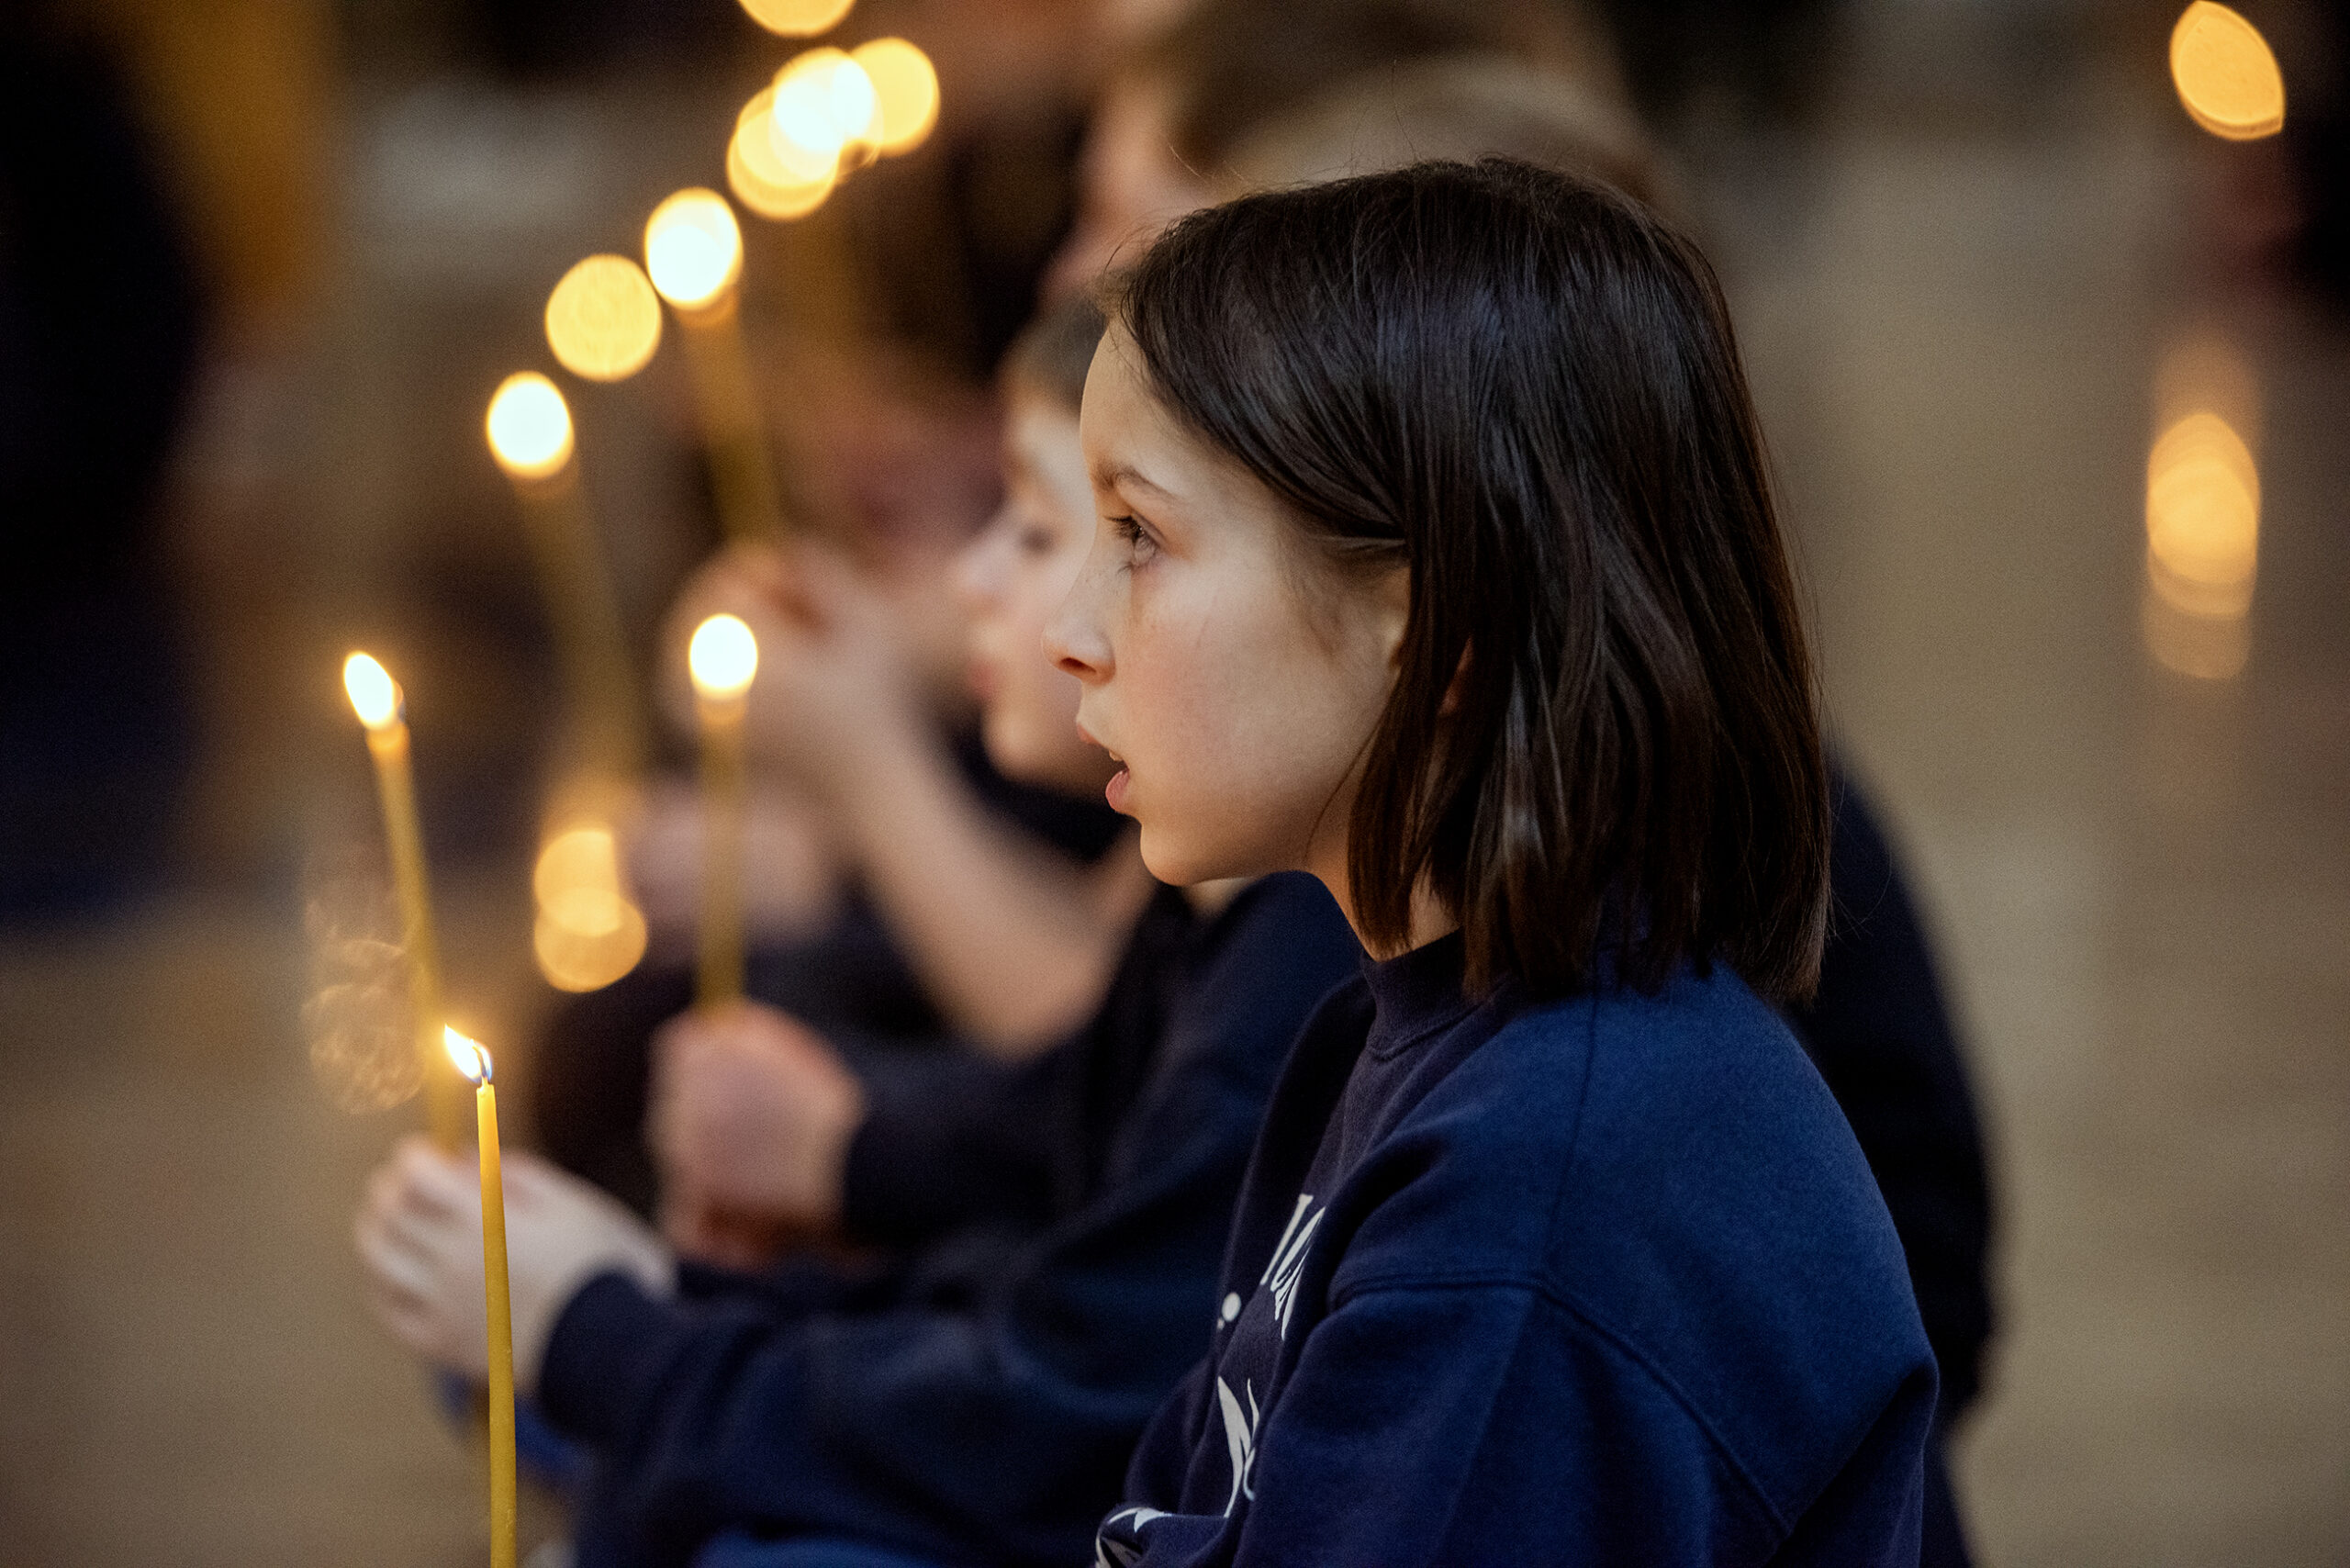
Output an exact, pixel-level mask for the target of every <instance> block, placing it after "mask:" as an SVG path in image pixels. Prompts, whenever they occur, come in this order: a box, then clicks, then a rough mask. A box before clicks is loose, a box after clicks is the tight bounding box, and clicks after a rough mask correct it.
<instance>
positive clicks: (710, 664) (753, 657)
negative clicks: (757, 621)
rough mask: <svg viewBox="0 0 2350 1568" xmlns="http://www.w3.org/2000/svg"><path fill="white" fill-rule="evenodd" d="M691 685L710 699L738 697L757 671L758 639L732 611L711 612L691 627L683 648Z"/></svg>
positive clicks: (745, 689) (749, 684)
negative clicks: (726, 612)
mask: <svg viewBox="0 0 2350 1568" xmlns="http://www.w3.org/2000/svg"><path fill="white" fill-rule="evenodd" d="M686 667H687V668H688V669H689V670H691V671H692V672H693V678H694V689H695V690H696V691H699V693H701V695H702V696H704V697H706V698H708V699H710V700H712V701H723V700H727V699H730V698H735V697H740V696H742V695H743V693H744V692H745V691H748V690H749V689H751V681H752V679H753V678H755V676H756V675H757V674H758V672H759V641H758V639H757V638H756V637H754V636H753V635H752V634H751V629H750V628H749V627H748V626H745V625H744V624H743V622H742V621H741V620H740V619H739V618H738V617H735V616H733V615H713V616H711V618H710V619H709V620H707V621H705V622H702V623H701V624H700V625H699V626H697V627H695V628H694V639H693V642H692V643H691V644H688V646H687V649H686Z"/></svg>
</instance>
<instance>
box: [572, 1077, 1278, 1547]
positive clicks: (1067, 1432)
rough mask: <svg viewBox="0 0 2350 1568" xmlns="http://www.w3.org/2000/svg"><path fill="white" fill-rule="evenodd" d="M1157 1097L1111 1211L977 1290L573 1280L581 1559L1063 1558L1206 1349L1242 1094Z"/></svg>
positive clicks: (1206, 1087) (992, 1271) (1209, 1088)
mask: <svg viewBox="0 0 2350 1568" xmlns="http://www.w3.org/2000/svg"><path fill="white" fill-rule="evenodd" d="M1197 1087H1198V1088H1199V1090H1200V1092H1203V1093H1212V1094H1213V1093H1217V1092H1220V1093H1221V1096H1222V1097H1223V1098H1224V1099H1225V1100H1226V1101H1228V1103H1193V1104H1191V1105H1189V1106H1188V1107H1170V1108H1169V1114H1168V1115H1167V1116H1166V1117H1165V1118H1164V1119H1163V1120H1162V1121H1161V1124H1160V1125H1161V1126H1183V1127H1188V1128H1189V1129H1190V1130H1191V1136H1190V1137H1185V1138H1181V1139H1176V1140H1173V1141H1161V1140H1154V1142H1155V1143H1156V1148H1155V1150H1154V1151H1153V1153H1154V1155H1155V1157H1154V1158H1151V1159H1147V1160H1145V1161H1144V1162H1143V1169H1142V1171H1141V1173H1139V1174H1137V1175H1136V1176H1135V1177H1134V1178H1133V1179H1131V1180H1130V1181H1129V1182H1126V1183H1125V1184H1124V1185H1123V1186H1122V1188H1121V1190H1120V1192H1119V1193H1118V1194H1117V1195H1116V1198H1115V1200H1114V1202H1112V1203H1109V1204H1101V1205H1096V1206H1095V1207H1094V1208H1092V1209H1091V1210H1089V1211H1088V1212H1087V1213H1086V1214H1085V1215H1080V1216H1076V1217H1075V1218H1073V1219H1072V1220H1071V1221H1069V1222H1067V1223H1064V1224H1063V1225H1060V1226H1055V1227H1053V1228H1052V1229H1051V1230H1049V1231H1047V1232H1046V1233H1045V1234H1044V1235H1043V1236H1042V1237H1040V1238H1038V1239H1037V1240H1036V1241H1035V1242H1034V1243H1032V1244H1029V1245H1028V1246H1027V1247H1025V1248H1024V1249H1022V1250H1021V1251H1020V1252H1019V1253H1018V1254H1017V1255H1016V1256H1014V1257H1013V1258H1011V1259H1010V1260H1007V1262H1006V1263H1005V1264H1004V1265H1003V1266H1002V1267H1000V1268H998V1267H995V1266H990V1268H989V1269H988V1270H987V1271H986V1273H987V1276H988V1279H987V1283H986V1285H985V1288H984V1290H983V1291H982V1292H981V1294H979V1298H978V1299H971V1300H966V1299H958V1298H942V1299H940V1300H937V1301H935V1302H929V1301H921V1302H915V1303H912V1304H908V1305H897V1306H892V1307H885V1308H880V1309H878V1310H873V1311H869V1312H858V1313H853V1314H840V1313H819V1314H817V1315H814V1316H778V1315H777V1314H775V1313H773V1312H770V1311H768V1310H766V1308H765V1307H764V1305H762V1304H761V1303H760V1302H758V1301H757V1300H756V1299H755V1298H751V1297H731V1296H719V1297H714V1298H711V1299H709V1300H705V1301H699V1302H694V1303H684V1304H680V1303H669V1302H661V1301H655V1300H653V1299H652V1298H650V1297H648V1296H646V1295H645V1294H643V1292H641V1291H639V1290H638V1289H637V1288H636V1287H635V1286H634V1285H632V1284H631V1283H629V1282H626V1281H625V1280H621V1279H620V1278H618V1277H615V1276H606V1277H604V1278H601V1279H599V1280H597V1281H594V1282H590V1283H589V1284H588V1286H587V1287H585V1288H584V1289H583V1290H581V1291H580V1292H579V1294H577V1295H576V1296H575V1297H574V1298H573V1300H572V1302H571V1303H570V1304H568V1305H566V1307H565V1311H564V1313H563V1315H562V1316H561V1318H560V1319H559V1320H558V1322H557V1324H556V1326H555V1331H554V1337H553V1338H552V1340H551V1342H550V1345H549V1348H548V1352H547V1358H546V1364H545V1369H544V1372H543V1375H542V1379H541V1388H542V1398H543V1403H544V1405H545V1407H546V1409H547V1412H548V1414H549V1416H550V1417H552V1418H553V1419H554V1421H555V1422H556V1423H557V1425H558V1426H560V1427H562V1428H565V1429H566V1430H568V1431H570V1432H573V1433H575V1434H576V1435H577V1436H580V1437H582V1438H584V1439H587V1440H588V1442H589V1443H590V1444H591V1445H592V1446H594V1447H595V1448H596V1450H598V1458H599V1471H598V1479H597V1481H596V1483H595V1484H594V1485H593V1486H591V1488H590V1489H589V1492H590V1495H589V1497H588V1502H587V1504H586V1506H585V1508H584V1509H583V1513H582V1516H581V1518H580V1520H579V1527H578V1533H577V1543H578V1550H579V1556H578V1562H579V1568H605V1565H613V1568H617V1565H620V1564H627V1565H629V1568H657V1565H662V1564H676V1563H683V1562H687V1561H688V1559H689V1557H690V1554H691V1552H692V1551H693V1550H694V1549H695V1547H696V1546H697V1545H698V1544H699V1542H700V1541H702V1540H707V1539H708V1538H709V1537H710V1536H711V1534H713V1533H715V1532H716V1531H718V1530H721V1529H750V1530H752V1531H754V1532H755V1533H792V1532H811V1533H813V1532H823V1533H833V1534H838V1535H842V1536H845V1537H850V1538H854V1539H857V1540H869V1541H873V1542H876V1543H878V1544H884V1545H890V1546H895V1547H896V1548H898V1549H899V1550H901V1551H908V1552H910V1553H913V1554H917V1555H920V1554H924V1553H927V1554H929V1555H932V1556H935V1557H937V1558H939V1559H941V1560H943V1561H965V1560H968V1559H969V1558H971V1557H973V1556H978V1557H980V1558H982V1559H985V1560H988V1561H1055V1560H1060V1561H1080V1560H1082V1557H1083V1555H1084V1552H1085V1549H1086V1544H1087V1537H1088V1535H1089V1533H1090V1531H1091V1525H1092V1522H1093V1520H1094V1519H1096V1518H1099V1516H1100V1511H1101V1508H1102V1499H1105V1498H1110V1497H1114V1496H1116V1495H1118V1488H1119V1481H1120V1476H1121V1473H1122V1472H1123V1470H1124V1467H1125V1462H1126V1458H1127V1456H1128V1454H1129V1453H1130V1452H1131V1451H1132V1449H1133V1446H1134V1442H1135V1439H1136V1435H1137V1434H1138V1433H1139V1432H1140V1431H1141V1429H1142V1428H1143V1425H1144V1423H1145V1422H1146V1421H1147V1419H1148V1417H1149V1416H1150V1414H1151V1412H1152V1410H1153V1409H1154V1408H1155V1407H1156V1406H1158V1403H1159V1401H1160V1399H1161V1397H1162V1396H1163V1395H1164V1394H1165V1393H1166V1391H1167V1390H1168V1389H1169V1387H1171V1386H1172V1385H1173V1384H1174V1383H1175V1382H1176V1380H1177V1379H1178V1378H1179V1377H1180V1376H1181V1373H1182V1372H1183V1370H1184V1369H1185V1368H1186V1367H1187V1366H1189V1365H1190V1364H1191V1363H1192V1361H1194V1360H1195V1359H1196V1358H1197V1356H1198V1355H1199V1353H1200V1351H1201V1350H1203V1348H1204V1345H1205V1341H1206V1338H1207V1329H1208V1326H1209V1322H1210V1319H1211V1316H1212V1315H1213V1310H1214V1300H1213V1290H1214V1275H1215V1265H1216V1260H1217V1258H1218V1257H1219V1255H1220V1253H1221V1251H1222V1248H1223V1241H1224V1230H1225V1215H1227V1214H1228V1213H1229V1211H1230V1208H1231V1204H1232V1202H1233V1199H1234V1196H1235V1194H1236V1192H1237V1186H1238V1181H1239V1171H1240V1166H1241V1160H1242V1155H1243V1154H1244V1153H1245V1150H1246V1148H1247V1146H1248V1129H1249V1127H1250V1126H1251V1124H1252V1119H1253V1112H1254V1109H1255V1102H1254V1101H1253V1100H1251V1099H1249V1098H1248V1097H1247V1096H1246V1095H1245V1094H1243V1093H1241V1092H1239V1091H1238V1089H1237V1086H1228V1085H1227V1086H1219V1085H1217V1084H1216V1083H1215V1081H1214V1080H1213V1079H1211V1080H1209V1081H1206V1082H1204V1083H1203V1084H1200V1085H1198V1086H1197Z"/></svg>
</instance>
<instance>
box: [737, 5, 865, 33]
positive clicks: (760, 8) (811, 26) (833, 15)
mask: <svg viewBox="0 0 2350 1568" xmlns="http://www.w3.org/2000/svg"><path fill="white" fill-rule="evenodd" d="M854 4H856V0H743V9H744V10H745V11H747V12H749V13H750V14H751V19H752V20H753V21H755V22H756V23H758V24H759V26H761V27H763V28H767V31H769V32H771V33H781V34H783V35H784V36H785V37H786V38H811V37H813V36H814V35H815V34H817V33H821V32H828V31H830V30H831V29H832V28H834V26H836V25H838V23H839V22H840V19H841V18H842V17H845V16H847V15H848V12H849V7H850V6H852V5H854Z"/></svg>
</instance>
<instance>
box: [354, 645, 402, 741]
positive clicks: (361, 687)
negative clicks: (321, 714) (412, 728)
mask: <svg viewBox="0 0 2350 1568" xmlns="http://www.w3.org/2000/svg"><path fill="white" fill-rule="evenodd" d="M342 689H343V691H344V693H345V694H346V695H347V696H349V697H350V699H351V709H352V711H353V712H354V713H357V714H358V715H359V722H361V723H363V724H364V725H366V726H367V727H368V728H369V729H371V730H380V729H382V728H383V727H384V726H385V725H386V724H388V723H390V722H393V721H394V720H396V719H397V718H398V717H399V716H400V688H399V682H397V681H396V680H394V679H393V678H392V677H391V672H390V671H388V670H386V668H385V667H384V666H382V665H379V664H377V663H376V662H375V658H374V656H373V655H368V654H353V655H351V656H350V657H349V658H347V659H345V660H343V661H342Z"/></svg>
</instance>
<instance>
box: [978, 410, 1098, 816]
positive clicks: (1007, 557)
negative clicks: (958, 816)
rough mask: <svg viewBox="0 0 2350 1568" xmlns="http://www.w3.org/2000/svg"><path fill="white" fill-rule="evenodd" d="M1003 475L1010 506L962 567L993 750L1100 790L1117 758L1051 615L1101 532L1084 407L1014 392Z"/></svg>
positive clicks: (1066, 782) (1009, 766) (1043, 780)
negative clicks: (1083, 705) (1085, 706)
mask: <svg viewBox="0 0 2350 1568" xmlns="http://www.w3.org/2000/svg"><path fill="white" fill-rule="evenodd" d="M1003 476H1004V500H1003V505H1002V507H1001V508H999V509H998V510H997V511H996V514H995V517H994V518H993V520H992V521H990V522H989V524H988V526H987V528H986V529H985V530H984V531H983V532H981V533H980V534H979V537H978V538H976V539H974V540H973V541H972V542H971V543H969V545H968V546H967V547H965V549H964V551H963V554H962V557H961V559H960V560H959V561H958V562H957V567H956V574H955V576H956V587H957V590H958V592H959V593H960V594H961V596H962V599H963V604H964V607H965V609H966V610H968V612H969V616H970V627H969V636H968V642H967V644H966V653H967V655H968V672H969V675H970V680H971V686H972V689H973V690H975V691H976V692H977V693H978V695H979V701H980V703H981V705H982V706H981V719H980V724H981V733H982V734H984V736H985V737H986V740H987V747H988V756H989V757H990V760H992V761H993V762H994V763H995V765H996V767H998V768H999V769H1001V770H1002V773H1003V774H1004V776H1005V777H1007V778H1018V779H1021V780H1023V781H1024V782H1026V783H1031V784H1042V785H1046V786H1049V787H1052V788H1056V789H1061V790H1068V791H1069V792H1070V793H1071V794H1081V793H1084V792H1086V791H1088V790H1099V789H1100V788H1102V784H1103V783H1104V782H1105V781H1107V780H1108V778H1109V777H1110V775H1111V774H1112V773H1113V772H1114V771H1115V770H1116V765H1115V764H1113V763H1112V762H1111V761H1110V760H1109V759H1108V758H1107V757H1105V756H1103V755H1102V751H1101V749H1100V748H1099V747H1097V746H1092V745H1087V744H1086V743H1085V741H1084V740H1083V739H1082V738H1081V737H1080V736H1079V734H1078V733H1077V698H1078V690H1079V688H1078V683H1077V682H1076V680H1075V679H1074V678H1071V677H1070V676H1069V674H1067V673H1066V672H1065V671H1062V670H1060V669H1057V668H1056V667H1054V666H1053V664H1052V663H1051V661H1049V660H1048V659H1047V658H1046V656H1045V624H1046V622H1047V621H1049V620H1050V619H1051V618H1052V614H1053V611H1054V610H1056V609H1057V608H1058V607H1059V605H1060V602H1061V600H1062V599H1065V598H1067V597H1068V595H1069V587H1070V585H1071V584H1073V583H1075V582H1076V581H1077V574H1078V571H1079V568H1080V567H1081V566H1084V564H1085V554H1086V551H1087V549H1088V548H1089V547H1090V546H1091V543H1092V542H1093V499H1092V493H1091V489H1090V488H1089V487H1088V486H1087V484H1086V480H1085V454H1084V450H1083V449H1082V448H1081V447H1080V445H1079V444H1078V437H1077V416H1076V415H1075V414H1073V413H1070V412H1069V410H1067V409H1063V408H1061V407H1060V406H1058V405H1057V404H1056V403H1054V402H1052V401H1051V400H1050V399H1049V398H1042V397H1038V396H1035V395H1033V394H1021V393H1015V394H1014V395H1013V399H1012V407H1011V409H1010V410H1009V413H1008V417H1007V419H1006V421H1005V428H1004V456H1003Z"/></svg>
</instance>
